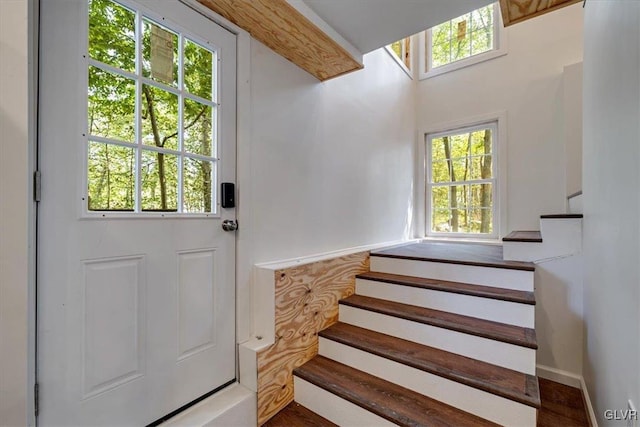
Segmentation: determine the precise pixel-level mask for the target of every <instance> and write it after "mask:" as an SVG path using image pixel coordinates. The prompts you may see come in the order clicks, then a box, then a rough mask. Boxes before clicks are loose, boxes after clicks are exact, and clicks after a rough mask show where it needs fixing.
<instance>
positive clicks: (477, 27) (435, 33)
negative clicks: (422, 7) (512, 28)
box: [431, 4, 493, 68]
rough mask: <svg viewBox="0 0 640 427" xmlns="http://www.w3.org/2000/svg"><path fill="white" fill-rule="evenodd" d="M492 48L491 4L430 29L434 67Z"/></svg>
mask: <svg viewBox="0 0 640 427" xmlns="http://www.w3.org/2000/svg"><path fill="white" fill-rule="evenodd" d="M491 49H493V5H492V4H491V5H488V6H485V7H482V8H480V9H476V10H474V11H472V12H470V13H467V14H465V15H462V16H459V17H458V18H455V19H452V20H451V21H447V22H444V23H442V24H440V25H437V26H435V27H433V28H432V29H431V64H432V67H433V68H437V67H440V66H442V65H446V64H448V63H450V62H454V61H459V60H461V59H465V58H468V57H470V56H473V55H477V54H479V53H482V52H486V51H489V50H491Z"/></svg>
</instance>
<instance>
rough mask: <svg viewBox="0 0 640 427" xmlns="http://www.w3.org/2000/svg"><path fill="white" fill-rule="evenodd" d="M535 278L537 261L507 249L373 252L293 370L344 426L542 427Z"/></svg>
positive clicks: (305, 396)
mask: <svg viewBox="0 0 640 427" xmlns="http://www.w3.org/2000/svg"><path fill="white" fill-rule="evenodd" d="M533 281H534V264H532V263H529V262H517V261H505V260H504V257H503V253H502V247H501V246H497V245H493V246H491V245H477V244H455V243H453V244H448V243H426V244H425V243H418V244H411V245H406V246H401V247H397V248H392V249H387V250H383V251H378V252H374V253H372V254H371V271H370V272H368V273H365V274H361V275H358V276H357V278H356V292H355V294H354V295H352V296H350V297H348V298H346V299H344V300H342V301H340V307H339V322H338V323H336V324H334V325H333V326H331V327H329V328H327V329H325V330H323V331H321V332H320V334H319V355H318V356H316V357H315V358H313V359H312V360H310V361H309V362H307V363H305V364H304V365H302V366H300V367H299V368H297V369H296V370H295V371H294V388H295V401H296V402H297V403H299V404H300V405H302V406H304V407H306V408H308V409H310V410H311V411H313V412H315V413H316V414H318V415H320V416H322V417H324V418H325V419H327V420H328V421H330V422H332V423H335V424H338V425H342V426H354V425H361V426H362V425H366V426H374V425H376V426H377V425H406V426H414V425H436V426H437V425H456V426H467V425H469V426H471V425H473V426H478V425H496V424H499V425H509V426H535V424H536V417H537V410H538V408H539V407H540V396H539V390H538V381H537V378H536V377H535V366H536V349H537V343H536V334H535V330H534V309H535V299H534V295H533V289H534V288H533V286H534V283H533ZM328 425H331V424H328Z"/></svg>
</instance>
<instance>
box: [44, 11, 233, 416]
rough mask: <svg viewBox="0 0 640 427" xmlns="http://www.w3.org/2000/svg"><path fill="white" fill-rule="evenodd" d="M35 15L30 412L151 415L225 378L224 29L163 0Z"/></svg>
mask: <svg viewBox="0 0 640 427" xmlns="http://www.w3.org/2000/svg"><path fill="white" fill-rule="evenodd" d="M40 14H41V28H40V52H41V56H40V78H41V80H40V102H39V120H40V124H39V137H40V139H39V162H40V170H41V173H42V198H41V203H40V205H39V214H38V314H37V316H38V349H37V363H38V383H39V391H40V393H39V394H40V408H39V418H38V422H39V424H40V425H43V426H49V425H65V426H89V425H108V426H125V425H126V426H128V425H132V426H133V425H137V426H141V425H147V424H149V423H153V422H155V421H157V420H158V419H160V418H162V417H164V416H166V415H167V414H169V413H171V412H173V411H175V410H177V409H179V408H180V407H182V406H184V405H186V404H188V403H189V402H192V401H193V400H195V399H197V398H199V397H201V396H203V395H205V394H207V393H209V392H211V391H212V390H215V389H217V388H219V387H221V386H224V385H225V384H227V383H229V382H232V381H233V380H234V379H235V275H234V271H235V270H234V269H235V236H234V233H233V232H225V231H223V230H222V227H221V223H222V221H224V220H234V219H235V209H234V208H223V207H222V206H221V199H220V191H219V189H220V183H221V182H234V181H235V161H236V160H235V158H236V150H235V139H236V135H235V121H236V117H235V111H236V105H235V104H236V94H235V86H236V78H235V73H236V58H235V56H236V38H235V36H234V35H233V34H231V33H230V32H228V31H226V30H225V29H223V28H221V27H220V26H218V25H216V24H214V23H213V22H211V21H210V20H208V19H206V18H204V17H203V16H202V15H200V14H198V13H196V12H194V11H193V10H191V9H190V8H188V7H187V6H185V5H184V4H181V3H179V2H178V1H171V0H162V1H157V0H155V1H153V0H142V1H137V2H133V1H129V0H117V2H115V1H111V0H64V1H54V0H42V1H41V8H40Z"/></svg>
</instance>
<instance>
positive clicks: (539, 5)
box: [500, 0, 581, 27]
mask: <svg viewBox="0 0 640 427" xmlns="http://www.w3.org/2000/svg"><path fill="white" fill-rule="evenodd" d="M579 1H581V0H500V10H501V12H502V21H503V22H504V26H505V27H508V26H509V25H513V24H517V23H518V22H523V21H526V20H527V19H531V18H535V17H536V16H540V15H543V14H545V13H549V12H553V11H554V10H556V9H560V8H562V7H565V6H569V5H572V4H574V3H578V2H579Z"/></svg>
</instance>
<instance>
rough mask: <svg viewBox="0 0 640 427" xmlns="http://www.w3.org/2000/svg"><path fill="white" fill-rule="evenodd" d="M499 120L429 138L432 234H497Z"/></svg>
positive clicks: (429, 211)
mask: <svg viewBox="0 0 640 427" xmlns="http://www.w3.org/2000/svg"><path fill="white" fill-rule="evenodd" d="M496 139H497V122H490V123H485V124H480V125H476V126H473V127H467V128H460V129H455V130H451V131H446V132H439V133H434V134H427V136H426V151H425V152H426V155H427V159H426V162H425V163H426V165H427V171H426V184H427V185H426V190H427V192H426V194H427V196H428V197H427V206H428V209H427V234H428V235H432V236H434V235H436V236H437V235H440V236H460V237H466V236H471V237H473V236H477V237H487V238H494V237H497V234H498V230H497V228H498V227H497V224H496V212H498V210H497V206H496V205H497V197H496V191H497V189H496V162H495V154H494V153H495V151H496V150H495V149H496Z"/></svg>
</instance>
